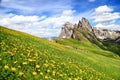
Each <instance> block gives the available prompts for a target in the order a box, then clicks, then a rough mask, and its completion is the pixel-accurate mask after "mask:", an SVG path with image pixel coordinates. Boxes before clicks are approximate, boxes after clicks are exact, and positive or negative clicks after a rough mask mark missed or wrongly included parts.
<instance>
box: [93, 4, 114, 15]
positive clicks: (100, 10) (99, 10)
mask: <svg viewBox="0 0 120 80" xmlns="http://www.w3.org/2000/svg"><path fill="white" fill-rule="evenodd" d="M95 11H96V13H103V12H111V11H113V9H112V8H110V7H108V6H107V5H104V6H99V7H98V8H96V9H95Z"/></svg>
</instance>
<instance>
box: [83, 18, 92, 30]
mask: <svg viewBox="0 0 120 80" xmlns="http://www.w3.org/2000/svg"><path fill="white" fill-rule="evenodd" d="M82 27H85V28H86V29H88V30H89V31H90V32H92V31H93V30H92V26H91V25H90V23H89V21H88V20H87V19H86V18H84V17H82Z"/></svg>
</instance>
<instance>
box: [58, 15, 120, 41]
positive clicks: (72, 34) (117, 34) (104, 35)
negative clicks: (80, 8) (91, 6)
mask: <svg viewBox="0 0 120 80" xmlns="http://www.w3.org/2000/svg"><path fill="white" fill-rule="evenodd" d="M80 36H82V37H84V39H85V38H87V39H89V40H91V41H92V40H93V41H94V40H95V39H99V40H104V41H110V40H112V41H114V42H118V43H120V31H114V30H107V29H100V28H98V27H95V28H92V26H91V25H90V23H89V21H88V20H87V19H86V18H84V17H82V21H79V22H78V24H74V25H73V24H72V23H70V22H66V23H65V24H64V25H63V27H62V30H61V33H60V36H59V38H73V39H79V40H82V39H81V37H80Z"/></svg>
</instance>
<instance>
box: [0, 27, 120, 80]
mask: <svg viewBox="0 0 120 80" xmlns="http://www.w3.org/2000/svg"><path fill="white" fill-rule="evenodd" d="M64 41H65V42H68V43H70V45H66V46H64V45H61V44H63V43H64ZM58 42H59V43H60V42H61V44H57V43H53V42H49V41H47V40H45V39H41V38H38V37H35V36H32V35H29V34H26V33H22V32H18V31H14V30H11V29H7V28H4V27H0V45H1V47H0V51H1V52H0V80H13V79H15V80H21V79H22V80H40V79H41V80H45V79H46V80H88V79H90V80H112V79H116V80H119V79H120V77H119V75H120V73H119V69H120V67H119V66H120V65H119V64H118V63H120V59H119V58H117V57H116V55H114V54H113V53H111V52H106V51H103V50H101V49H99V48H96V47H94V46H93V48H89V47H90V46H91V47H92V44H86V43H83V44H80V45H78V44H77V43H78V42H77V41H74V40H70V41H69V40H63V42H62V41H58ZM73 42H74V44H73ZM66 44H67V43H66ZM74 47H75V48H74ZM96 50H99V51H101V52H103V53H106V54H107V55H109V54H110V55H112V56H114V57H112V58H110V57H108V56H107V57H106V56H104V55H101V54H99V52H97V51H96ZM103 53H102V54H103ZM114 58H116V59H114ZM111 59H112V60H111Z"/></svg>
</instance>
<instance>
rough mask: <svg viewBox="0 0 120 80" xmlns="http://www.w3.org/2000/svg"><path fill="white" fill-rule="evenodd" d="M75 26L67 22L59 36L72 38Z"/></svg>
mask: <svg viewBox="0 0 120 80" xmlns="http://www.w3.org/2000/svg"><path fill="white" fill-rule="evenodd" d="M73 28H74V26H73V24H71V23H70V22H66V23H65V24H64V25H63V27H62V30H61V34H60V36H59V38H71V37H72V35H73Z"/></svg>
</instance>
